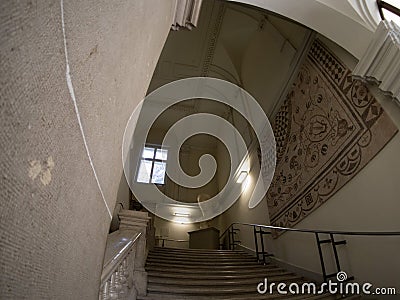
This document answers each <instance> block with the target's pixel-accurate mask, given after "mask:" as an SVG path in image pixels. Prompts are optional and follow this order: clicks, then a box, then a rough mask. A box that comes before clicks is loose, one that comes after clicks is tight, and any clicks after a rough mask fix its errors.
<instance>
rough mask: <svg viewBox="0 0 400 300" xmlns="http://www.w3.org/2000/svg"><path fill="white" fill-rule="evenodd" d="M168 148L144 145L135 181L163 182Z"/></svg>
mask: <svg viewBox="0 0 400 300" xmlns="http://www.w3.org/2000/svg"><path fill="white" fill-rule="evenodd" d="M167 156H168V150H166V149H161V148H160V147H157V146H145V147H144V148H143V152H142V157H141V160H140V165H139V170H138V174H137V178H136V181H137V182H141V183H155V184H164V181H165V170H166V165H167Z"/></svg>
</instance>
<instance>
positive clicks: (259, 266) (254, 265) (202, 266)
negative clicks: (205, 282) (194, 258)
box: [146, 262, 268, 270]
mask: <svg viewBox="0 0 400 300" xmlns="http://www.w3.org/2000/svg"><path fill="white" fill-rule="evenodd" d="M146 267H149V268H151V267H164V268H173V269H214V270H217V269H218V270H229V269H237V270H242V269H248V268H254V269H263V268H265V267H266V266H264V265H262V264H259V263H258V262H253V263H251V262H249V263H245V264H237V265H236V264H231V265H224V264H222V265H211V264H206V263H204V264H202V263H198V264H196V263H187V264H179V265H177V264H174V263H168V262H163V263H161V262H157V263H155V262H147V263H146ZM267 268H268V265H267Z"/></svg>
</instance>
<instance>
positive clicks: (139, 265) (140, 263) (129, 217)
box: [118, 209, 151, 296]
mask: <svg viewBox="0 0 400 300" xmlns="http://www.w3.org/2000/svg"><path fill="white" fill-rule="evenodd" d="M118 215H119V217H120V220H121V221H120V225H119V229H120V230H126V229H128V230H129V229H131V230H132V229H133V230H137V231H139V232H140V233H141V236H140V237H139V240H138V241H137V246H136V253H135V258H134V268H133V282H134V285H135V287H136V290H137V293H138V295H139V296H146V294H147V272H146V270H145V269H144V266H145V263H146V258H147V253H148V247H147V242H146V241H147V237H148V226H149V222H150V220H151V218H150V217H149V215H148V213H147V212H141V211H133V210H124V209H123V210H121V211H120V212H119V214H118Z"/></svg>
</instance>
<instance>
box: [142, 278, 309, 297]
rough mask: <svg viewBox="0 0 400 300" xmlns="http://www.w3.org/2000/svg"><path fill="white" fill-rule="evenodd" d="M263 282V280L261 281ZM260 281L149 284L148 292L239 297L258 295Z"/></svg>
mask: <svg viewBox="0 0 400 300" xmlns="http://www.w3.org/2000/svg"><path fill="white" fill-rule="evenodd" d="M300 279H301V278H299V277H296V278H293V279H290V278H288V279H287V280H282V281H281V282H286V283H287V284H289V283H291V282H295V281H296V282H299V284H301V283H303V282H304V281H301V280H300ZM260 281H261V280H260ZM260 281H254V282H248V283H234V284H228V285H219V286H216V285H179V284H165V283H161V284H159V283H149V285H148V287H147V290H148V292H149V293H153V292H154V293H165V294H175V295H210V296H213V297H214V295H215V296H217V295H239V294H244V293H252V294H257V284H258V283H259V282H260Z"/></svg>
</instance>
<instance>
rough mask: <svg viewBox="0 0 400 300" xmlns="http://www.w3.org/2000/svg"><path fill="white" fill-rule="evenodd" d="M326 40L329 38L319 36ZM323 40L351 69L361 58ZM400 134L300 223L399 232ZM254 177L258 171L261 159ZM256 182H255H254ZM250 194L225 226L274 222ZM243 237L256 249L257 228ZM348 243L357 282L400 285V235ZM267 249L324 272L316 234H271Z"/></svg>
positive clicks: (393, 108)
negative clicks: (250, 200)
mask: <svg viewBox="0 0 400 300" xmlns="http://www.w3.org/2000/svg"><path fill="white" fill-rule="evenodd" d="M319 38H320V39H323V37H319ZM323 42H324V43H325V44H326V45H327V46H329V47H330V48H331V50H332V51H333V52H334V53H335V54H336V55H337V56H338V57H339V58H340V59H341V60H342V61H344V62H345V63H346V64H347V65H348V66H349V67H350V68H353V67H354V66H355V65H356V63H357V61H356V59H355V58H354V57H352V56H351V55H350V54H348V53H347V52H346V51H345V50H343V49H342V48H340V47H338V46H337V45H335V44H334V43H333V42H330V41H328V40H326V39H323ZM371 91H372V92H373V94H374V95H375V97H376V98H377V99H378V100H379V102H380V103H381V104H382V106H383V107H384V109H385V110H386V111H387V113H388V114H389V115H390V116H391V118H392V120H393V121H394V123H395V124H396V125H397V126H398V128H400V108H399V106H397V105H396V104H395V103H393V102H392V100H391V99H389V98H387V97H385V96H383V95H382V93H381V92H380V91H378V90H377V88H374V87H371ZM399 153H400V135H399V134H396V135H395V136H394V138H393V139H392V140H391V141H390V142H389V143H388V144H387V145H386V146H385V147H384V148H383V149H382V151H380V152H379V153H378V154H377V156H376V157H375V158H374V159H372V161H370V162H369V163H368V164H367V165H366V166H365V167H364V168H363V169H362V170H361V171H360V172H359V173H358V174H357V175H356V176H355V177H354V178H353V179H352V180H351V181H350V182H349V183H348V184H346V185H345V186H344V187H343V188H342V189H341V190H339V191H338V192H337V193H336V194H335V195H334V196H332V197H331V198H330V199H329V200H328V201H327V202H326V203H325V204H324V205H322V206H321V207H320V208H318V209H317V210H316V211H315V212H313V213H312V214H311V215H309V216H308V217H307V218H305V219H304V220H303V221H302V222H300V223H299V224H298V225H296V226H295V227H296V228H306V229H325V230H344V231H399V229H400V218H399V210H400V202H399V195H400V185H399V184H398V182H397V181H398V178H400V159H399ZM252 165H253V166H255V167H254V168H253V169H252V170H251V171H250V177H251V176H254V175H253V174H255V172H256V171H257V164H255V163H254V162H252ZM250 187H251V186H250ZM247 202H248V198H246V196H245V194H244V195H243V196H242V197H241V199H239V201H238V202H237V203H236V204H235V205H233V206H232V207H231V208H230V209H229V210H228V211H226V212H225V213H224V214H223V215H221V216H220V217H219V218H220V224H221V227H220V230H225V228H226V227H227V226H229V224H231V223H232V222H252V223H261V224H269V215H268V207H267V204H266V201H265V200H263V201H262V202H261V203H260V204H259V205H258V206H257V207H256V208H254V209H249V208H248V206H247ZM240 229H241V232H240V238H239V239H240V240H241V242H242V244H243V245H244V246H245V247H248V248H250V249H254V248H255V246H254V240H253V233H252V232H251V231H250V230H249V229H248V228H246V227H241V228H240ZM338 238H339V239H340V238H345V239H346V240H347V245H345V246H338V249H339V255H340V257H341V259H342V261H341V263H342V269H343V270H344V271H345V272H347V273H348V274H349V275H354V276H355V278H356V281H357V282H371V283H372V284H374V286H375V287H379V286H380V287H392V286H393V287H396V288H397V290H398V291H399V290H400V284H399V281H398V278H400V260H399V259H398V251H399V247H400V237H351V236H341V237H338ZM265 240H266V243H267V248H268V250H269V251H270V252H272V253H274V255H275V257H276V258H278V259H280V260H282V261H284V262H286V263H289V264H291V265H294V266H298V267H300V268H302V269H305V270H309V271H312V272H316V273H321V267H320V262H319V258H318V251H317V246H316V242H315V238H314V236H312V235H307V234H300V233H285V234H283V235H281V236H280V237H279V238H278V239H275V240H273V239H271V238H266V239H265ZM324 255H325V257H326V261H327V268H328V270H327V271H328V273H331V272H334V271H335V269H334V265H333V253H332V250H331V249H330V247H329V246H327V245H325V246H324Z"/></svg>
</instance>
